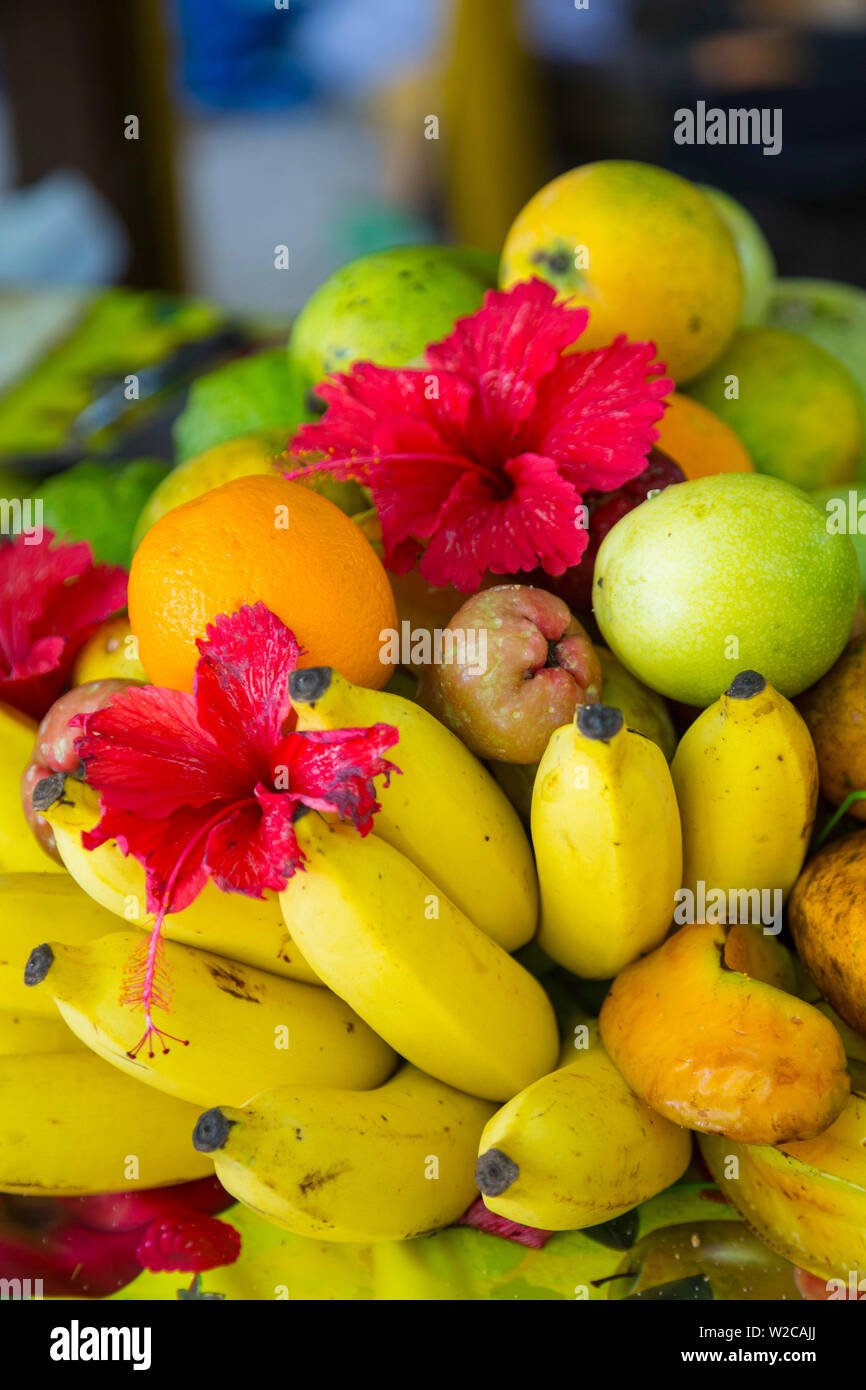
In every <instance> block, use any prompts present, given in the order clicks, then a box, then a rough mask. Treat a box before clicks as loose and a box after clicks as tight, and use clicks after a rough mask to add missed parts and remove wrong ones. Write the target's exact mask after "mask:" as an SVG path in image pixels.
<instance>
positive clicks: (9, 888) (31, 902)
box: [0, 873, 117, 1026]
mask: <svg viewBox="0 0 866 1390" xmlns="http://www.w3.org/2000/svg"><path fill="white" fill-rule="evenodd" d="M0 922H2V923H3V926H2V928H0V1009H6V1010H9V1011H11V1012H12V1013H16V1014H29V1015H37V1016H39V1017H41V1018H45V1019H54V1020H55V1021H56V1019H57V1008H56V1006H55V1003H54V1000H53V999H52V998H51V996H50V995H49V994H46V993H43V992H42V991H41V990H35V989H28V988H27V987H26V985H25V984H24V967H25V965H26V964H27V957H28V956H29V955H30V952H31V951H32V950H33V947H34V946H38V945H39V943H40V942H41V941H44V940H45V938H46V937H49V936H50V937H51V938H52V940H54V941H62V942H64V943H65V944H66V945H69V946H86V945H87V943H88V942H90V941H95V940H96V939H97V937H100V936H104V935H105V933H106V932H109V931H115V930H116V929H117V918H116V917H114V916H113V915H112V914H111V913H110V912H106V911H105V909H104V908H102V907H100V906H99V905H98V903H95V902H94V901H93V899H92V898H89V897H88V896H87V894H86V893H83V892H82V891H81V889H80V888H79V886H78V884H77V883H76V882H75V880H74V879H73V878H72V877H70V875H69V874H52V873H47V874H0ZM64 1026H65V1025H64Z"/></svg>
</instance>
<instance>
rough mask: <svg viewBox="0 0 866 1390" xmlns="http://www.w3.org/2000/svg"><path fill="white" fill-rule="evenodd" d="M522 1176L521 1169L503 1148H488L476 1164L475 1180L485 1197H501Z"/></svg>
mask: <svg viewBox="0 0 866 1390" xmlns="http://www.w3.org/2000/svg"><path fill="white" fill-rule="evenodd" d="M519 1176H520V1169H519V1168H518V1166H517V1164H516V1163H515V1162H514V1159H512V1158H509V1157H508V1154H504V1153H503V1152H502V1150H501V1149H488V1150H487V1152H486V1153H483V1154H482V1155H481V1157H480V1158H479V1160H478V1162H477V1163H476V1165H475V1181H476V1183H477V1184H478V1189H479V1191H480V1192H482V1193H483V1194H484V1196H485V1197H499V1196H500V1195H501V1194H502V1193H503V1192H506V1191H507V1190H508V1188H509V1187H511V1186H512V1184H513V1183H515V1182H516V1181H517V1179H518V1178H519Z"/></svg>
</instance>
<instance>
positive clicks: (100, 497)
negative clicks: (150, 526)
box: [36, 459, 169, 566]
mask: <svg viewBox="0 0 866 1390" xmlns="http://www.w3.org/2000/svg"><path fill="white" fill-rule="evenodd" d="M168 471H169V464H167V463H163V462H162V461H161V460H159V459H135V460H134V461H133V462H131V463H129V462H127V461H126V460H121V461H117V462H107V461H106V462H103V461H101V460H97V459H92V460H91V459H87V460H85V461H84V462H83V463H77V464H76V465H75V467H74V468H69V469H67V470H66V472H65V473H57V474H55V476H54V477H53V478H48V479H46V481H45V482H44V483H42V484H40V486H39V489H38V493H37V494H36V495H37V496H38V497H39V498H40V499H41V501H42V523H43V525H44V526H45V527H46V528H47V529H48V530H51V531H54V532H55V533H56V534H57V535H58V536H70V537H72V539H73V540H77V541H89V542H90V545H91V548H92V550H93V554H94V556H95V558H96V559H97V560H102V561H104V562H105V563H106V564H111V565H124V566H125V565H127V564H128V562H129V547H130V542H131V540H132V531H133V527H134V526H135V523H136V521H137V520H138V516H139V513H140V512H141V509H142V507H143V506H144V504H145V502H146V501H147V499H148V497H149V496H150V494H151V493H152V492H153V490H154V488H155V487H156V486H157V484H158V483H159V482H161V480H162V479H163V478H164V477H165V475H166V473H168Z"/></svg>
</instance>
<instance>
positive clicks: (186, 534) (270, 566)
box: [129, 475, 397, 690]
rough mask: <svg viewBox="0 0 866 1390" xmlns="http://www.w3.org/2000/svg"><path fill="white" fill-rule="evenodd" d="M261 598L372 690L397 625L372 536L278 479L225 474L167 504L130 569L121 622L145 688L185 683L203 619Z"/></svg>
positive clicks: (382, 674) (308, 651)
mask: <svg viewBox="0 0 866 1390" xmlns="http://www.w3.org/2000/svg"><path fill="white" fill-rule="evenodd" d="M259 600H261V602H262V603H264V604H265V605H266V606H267V607H268V608H270V609H271V611H272V612H274V613H276V614H277V616H278V617H279V618H281V619H282V620H283V622H284V623H285V624H286V625H287V626H288V627H290V628H291V630H292V632H293V633H294V634H295V636H296V638H297V639H298V641H299V642H300V644H301V646H302V647H303V648H304V652H305V654H304V656H303V657H302V659H301V663H300V664H301V665H302V666H333V667H335V668H336V669H337V670H338V671H340V673H341V674H342V675H343V676H345V677H346V678H347V679H348V680H350V681H353V682H354V683H355V684H356V685H365V686H368V687H372V688H373V689H377V690H378V689H381V687H382V686H383V685H385V683H386V682H387V680H388V678H389V676H390V674H391V666H390V664H389V663H387V662H383V661H382V660H381V659H380V651H381V647H382V641H383V639H382V638H381V637H380V633H381V632H382V630H383V629H385V628H396V627H397V612H396V608H395V605H394V595H393V592H392V590H391V586H390V584H389V582H388V576H387V575H386V573H385V570H384V568H383V566H382V563H381V561H380V560H379V557H378V556H377V554H376V552H375V550H374V549H373V547H372V546H371V545H370V542H369V541H368V540H367V539H366V537H365V536H364V535H363V534H362V532H361V531H360V530H359V528H358V527H357V526H356V525H355V524H354V522H352V521H351V520H350V519H349V518H348V517H347V516H346V515H345V514H344V513H343V512H341V511H340V509H339V508H338V507H336V506H334V504H333V502H329V501H328V500H327V498H325V497H322V496H320V495H319V494H318V493H316V492H313V491H312V490H311V489H310V488H306V487H303V486H302V485H301V484H299V483H289V482H286V481H285V480H284V479H283V478H279V477H277V476H276V475H274V476H271V477H268V476H264V475H263V476H260V477H259V476H250V477H245V478H235V479H234V480H232V481H231V482H228V483H224V484H223V486H222V487H217V488H214V489H213V490H212V491H210V492H206V493H204V494H203V495H202V496H200V497H195V498H192V499H191V500H190V501H189V502H185V503H184V504H183V505H182V506H180V507H176V508H175V509H174V510H173V511H170V512H166V514H165V515H164V516H162V517H161V518H160V519H159V520H158V521H157V522H155V523H154V525H153V526H151V528H150V530H149V531H148V532H147V534H146V535H145V536H144V538H143V539H142V541H141V544H140V545H139V547H138V550H137V551H136V552H135V555H134V557H133V561H132V569H131V571H130V576H129V619H130V624H131V626H132V631H133V632H134V633H135V635H136V637H137V638H138V650H139V657H140V659H141V663H142V665H143V667H144V669H145V671H146V672H147V674H148V677H149V679H150V680H151V681H153V683H154V685H165V686H171V687H174V688H175V689H177V690H191V689H192V683H193V675H194V672H195V665H196V661H197V660H198V651H197V648H196V645H195V643H196V638H199V637H204V635H205V629H206V627H207V625H208V623H210V622H213V620H214V619H215V618H216V617H217V616H218V615H219V614H220V613H234V612H236V611H237V609H238V608H240V607H241V606H242V605H243V604H245V603H249V604H252V603H256V602H257V601H259Z"/></svg>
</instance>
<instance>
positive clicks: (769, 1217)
mask: <svg viewBox="0 0 866 1390" xmlns="http://www.w3.org/2000/svg"><path fill="white" fill-rule="evenodd" d="M698 1142H699V1144H700V1147H701V1153H702V1154H703V1156H704V1160H705V1162H706V1164H707V1167H708V1168H709V1170H710V1172H711V1173H712V1175H713V1177H714V1178H715V1180H716V1182H717V1183H718V1185H719V1187H720V1188H721V1190H722V1192H723V1193H724V1195H725V1196H726V1197H728V1198H729V1199H730V1201H731V1202H732V1203H733V1205H734V1206H735V1207H736V1209H737V1211H738V1212H739V1213H740V1215H741V1216H742V1218H743V1220H744V1221H745V1222H746V1224H747V1225H749V1226H751V1228H752V1230H753V1231H754V1232H755V1233H756V1235H758V1236H760V1238H761V1240H763V1241H764V1242H765V1244H767V1245H769V1246H770V1248H771V1249H773V1250H777V1251H778V1252H779V1254H780V1255H784V1257H785V1259H786V1260H790V1261H791V1262H792V1263H793V1264H797V1265H800V1266H801V1267H802V1268H803V1269H807V1270H809V1271H810V1272H811V1273H812V1274H818V1275H820V1276H822V1277H823V1278H825V1279H842V1280H844V1281H845V1282H846V1285H847V1282H848V1280H849V1277H850V1275H851V1274H852V1273H853V1272H856V1274H857V1279H858V1280H859V1279H861V1278H864V1276H866V1099H864V1097H863V1096H861V1095H853V1094H852V1095H851V1097H850V1099H849V1100H848V1103H847V1105H846V1106H845V1109H844V1110H843V1111H842V1113H841V1115H840V1116H839V1118H838V1119H837V1120H835V1121H834V1122H833V1124H832V1125H831V1126H830V1128H829V1129H826V1130H825V1131H824V1133H823V1134H819V1135H818V1137H817V1139H806V1140H800V1141H798V1142H796V1143H789V1144H781V1145H779V1146H778V1147H777V1148H770V1147H768V1146H765V1145H758V1144H736V1143H733V1142H732V1141H731V1140H730V1139H724V1138H721V1137H719V1136H716V1135H709V1134H702V1135H700V1136H699V1139H698ZM863 1291H864V1292H866V1286H864V1289H863Z"/></svg>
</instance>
